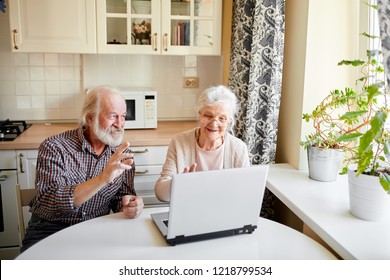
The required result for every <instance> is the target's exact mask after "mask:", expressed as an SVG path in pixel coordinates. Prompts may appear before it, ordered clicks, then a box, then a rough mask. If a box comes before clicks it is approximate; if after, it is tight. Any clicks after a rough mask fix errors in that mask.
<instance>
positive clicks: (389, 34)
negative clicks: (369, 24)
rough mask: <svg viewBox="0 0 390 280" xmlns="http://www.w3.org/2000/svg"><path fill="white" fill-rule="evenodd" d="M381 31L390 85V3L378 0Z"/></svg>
mask: <svg viewBox="0 0 390 280" xmlns="http://www.w3.org/2000/svg"><path fill="white" fill-rule="evenodd" d="M377 6H378V18H379V30H380V34H381V45H382V46H381V47H382V52H383V63H384V67H385V74H386V80H387V84H388V85H390V2H389V1H388V0H378V5H377Z"/></svg>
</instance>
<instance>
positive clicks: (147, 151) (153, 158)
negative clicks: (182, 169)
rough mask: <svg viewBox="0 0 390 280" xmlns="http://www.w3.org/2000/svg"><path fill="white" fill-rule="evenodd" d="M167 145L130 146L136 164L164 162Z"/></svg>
mask: <svg viewBox="0 0 390 280" xmlns="http://www.w3.org/2000/svg"><path fill="white" fill-rule="evenodd" d="M167 150H168V146H144V147H142V146H140V147H132V148H131V151H132V153H133V154H134V161H135V165H136V166H140V165H158V164H161V165H162V164H164V162H165V158H166V155H167Z"/></svg>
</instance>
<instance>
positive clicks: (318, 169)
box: [307, 147, 343, 182]
mask: <svg viewBox="0 0 390 280" xmlns="http://www.w3.org/2000/svg"><path fill="white" fill-rule="evenodd" d="M307 159H308V164H309V178H311V179H313V180H316V181H321V182H332V181H336V179H337V174H338V173H339V169H340V162H341V160H342V159H343V154H342V152H341V151H340V150H334V149H318V148H316V147H308V149H307Z"/></svg>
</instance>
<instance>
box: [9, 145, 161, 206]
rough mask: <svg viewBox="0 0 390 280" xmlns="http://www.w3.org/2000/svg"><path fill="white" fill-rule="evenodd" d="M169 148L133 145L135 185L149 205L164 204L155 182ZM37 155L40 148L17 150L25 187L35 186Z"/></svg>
mask: <svg viewBox="0 0 390 280" xmlns="http://www.w3.org/2000/svg"><path fill="white" fill-rule="evenodd" d="M167 150H168V146H139V147H132V152H133V153H134V161H135V164H136V174H135V178H134V187H135V190H136V192H137V195H139V196H142V197H143V199H144V203H145V205H146V206H147V207H151V206H156V205H162V203H161V202H160V201H158V200H157V198H156V197H155V194H154V184H155V182H156V180H157V179H158V177H159V176H160V173H161V168H162V165H163V164H164V162H165V157H166V154H167ZM37 157H38V150H16V163H17V171H18V172H17V174H18V183H19V184H20V186H21V188H23V189H29V188H34V187H35V170H36V161H37Z"/></svg>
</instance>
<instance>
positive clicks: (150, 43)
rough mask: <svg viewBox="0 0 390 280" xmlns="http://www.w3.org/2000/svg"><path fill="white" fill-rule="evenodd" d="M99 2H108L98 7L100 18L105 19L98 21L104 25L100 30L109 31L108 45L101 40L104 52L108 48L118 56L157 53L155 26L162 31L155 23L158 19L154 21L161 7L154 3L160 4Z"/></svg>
mask: <svg viewBox="0 0 390 280" xmlns="http://www.w3.org/2000/svg"><path fill="white" fill-rule="evenodd" d="M99 1H100V2H102V1H104V3H100V4H101V5H98V11H99V10H100V12H98V16H99V15H101V16H102V18H98V21H99V20H100V21H101V22H100V24H101V25H103V26H102V28H100V29H99V30H100V32H103V31H105V32H104V34H105V37H106V38H105V39H106V41H105V42H104V41H101V40H100V41H99V43H100V45H102V46H101V50H103V52H104V49H107V50H110V51H109V52H116V53H129V52H131V53H137V52H138V53H148V52H149V53H152V52H153V51H156V50H157V44H158V42H157V40H156V39H157V38H156V36H157V34H155V35H154V36H152V29H153V27H156V28H157V29H158V28H159V22H155V20H156V18H154V15H159V13H160V11H159V5H155V4H153V3H154V2H156V1H152V0H99ZM103 20H104V21H105V22H103ZM157 21H159V17H158V18H157ZM99 35H100V34H99ZM102 37H104V36H102ZM153 39H154V40H153ZM104 46H106V47H104ZM137 49H138V50H137Z"/></svg>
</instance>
